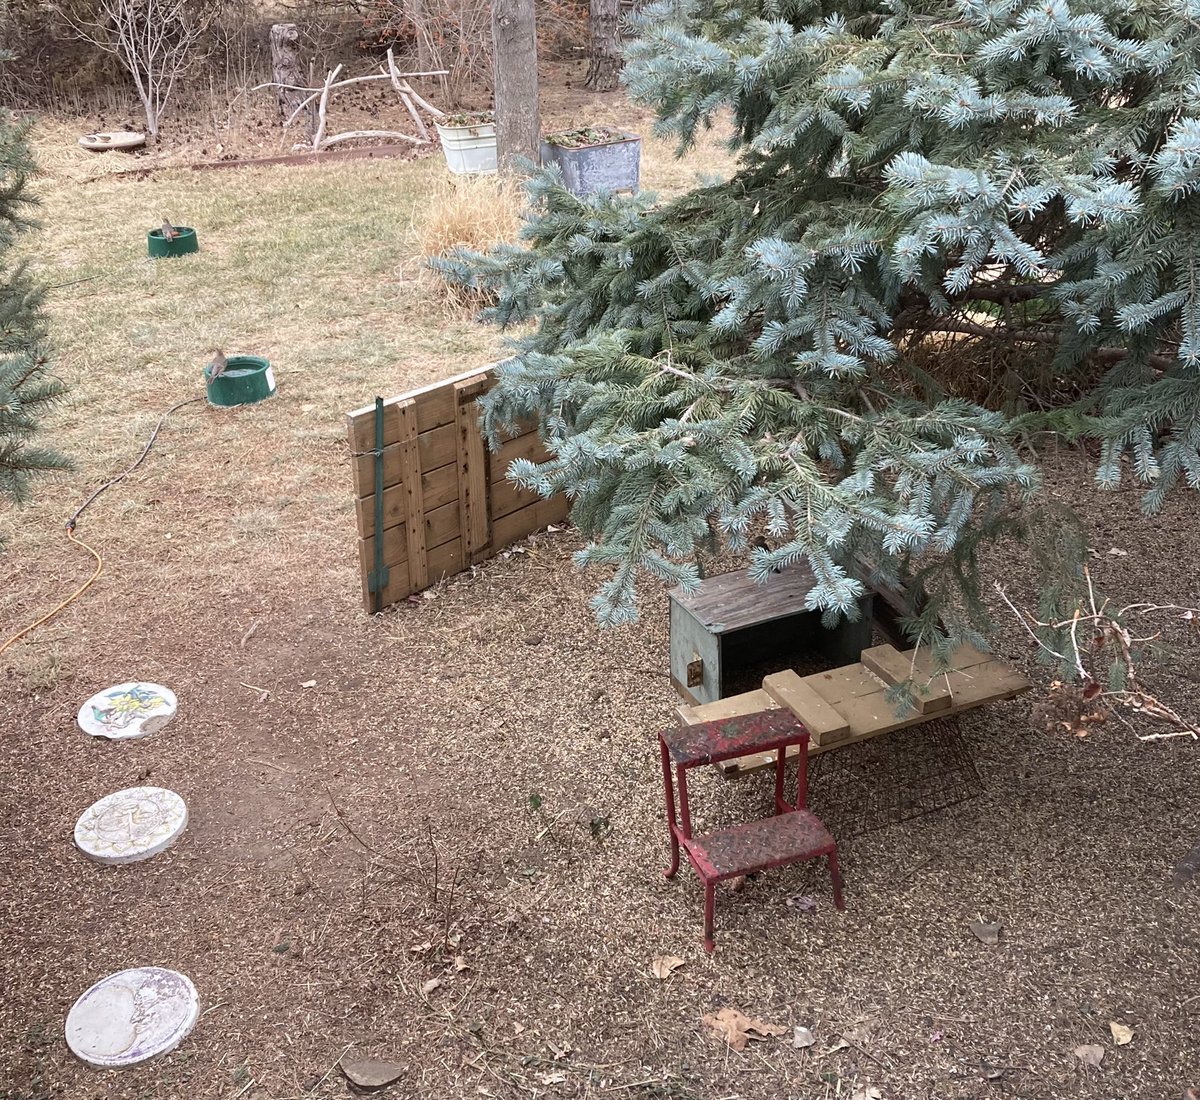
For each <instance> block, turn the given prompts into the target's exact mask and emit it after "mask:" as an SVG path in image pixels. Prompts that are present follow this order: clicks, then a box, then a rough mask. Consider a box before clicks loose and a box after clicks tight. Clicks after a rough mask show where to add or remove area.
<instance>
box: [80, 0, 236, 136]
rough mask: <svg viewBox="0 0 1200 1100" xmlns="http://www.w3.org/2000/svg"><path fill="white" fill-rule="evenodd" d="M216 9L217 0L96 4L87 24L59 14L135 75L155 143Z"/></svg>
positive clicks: (118, 0) (98, 0) (107, 1)
mask: <svg viewBox="0 0 1200 1100" xmlns="http://www.w3.org/2000/svg"><path fill="white" fill-rule="evenodd" d="M220 7H221V0H96V3H95V4H94V5H93V8H92V11H93V18H92V19H90V20H87V21H84V20H79V19H77V18H76V17H75V16H74V15H73V14H72V13H71V12H70V11H69V10H67V9H66V8H65V7H64V6H60V7H59V9H58V10H59V12H60V13H61V14H62V16H63V17H64V19H66V21H67V22H68V23H69V24H70V25H71V27H72V28H73V29H74V31H75V33H76V34H77V35H79V37H80V38H82V39H83V40H84V41H86V42H90V43H91V44H92V45H93V46H95V47H97V48H98V49H101V50H104V51H105V52H106V53H111V54H113V55H115V56H116V58H117V59H118V60H119V61H120V62H121V64H122V65H123V66H124V67H125V69H126V71H127V72H128V73H129V75H130V76H131V77H133V83H134V85H135V86H136V88H137V93H138V98H139V99H140V100H141V101H142V108H143V110H144V111H145V113H146V130H147V131H148V133H149V134H150V137H151V139H152V140H157V139H158V123H159V119H160V118H161V117H162V114H163V111H165V110H166V106H167V101H168V100H169V99H170V98H171V92H172V91H174V89H175V83H176V81H178V79H179V78H180V76H182V75H183V73H184V72H185V71H186V70H187V69H188V67H189V66H190V65H191V64H192V62H193V61H194V60H195V58H196V47H197V46H198V45H199V43H200V40H201V38H202V37H203V36H204V32H205V31H206V30H207V29H208V27H209V26H210V24H211V23H212V21H213V19H214V18H215V17H216V15H217V13H218V11H219V10H220Z"/></svg>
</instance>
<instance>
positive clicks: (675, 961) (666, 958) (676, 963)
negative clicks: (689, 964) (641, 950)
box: [650, 955, 683, 982]
mask: <svg viewBox="0 0 1200 1100" xmlns="http://www.w3.org/2000/svg"><path fill="white" fill-rule="evenodd" d="M681 966H683V959H680V958H677V957H676V956H674V955H655V956H654V959H653V961H652V962H651V963H650V970H651V972H652V973H653V974H654V976H655V977H656V978H657V979H658V980H659V981H660V982H665V981H666V980H667V979H668V978H669V977H670V976H671V975H672V974H674V973H675V971H676V970H678V969H679V968H680V967H681Z"/></svg>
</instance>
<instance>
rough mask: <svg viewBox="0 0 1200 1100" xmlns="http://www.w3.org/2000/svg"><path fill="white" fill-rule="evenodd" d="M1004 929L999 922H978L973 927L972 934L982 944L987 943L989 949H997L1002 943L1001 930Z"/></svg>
mask: <svg viewBox="0 0 1200 1100" xmlns="http://www.w3.org/2000/svg"><path fill="white" fill-rule="evenodd" d="M1003 927H1004V926H1003V925H1002V924H1001V923H1000V922H999V921H996V922H995V923H993V924H988V923H987V922H985V921H976V922H975V923H973V924H972V925H971V934H972V935H973V936H974V937H975V938H976V939H977V940H978V941H979V942H980V943H986V944H987V945H988V947H995V946H996V944H998V943H999V942H1000V929H1001V928H1003Z"/></svg>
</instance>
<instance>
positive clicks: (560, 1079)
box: [541, 1073, 567, 1085]
mask: <svg viewBox="0 0 1200 1100" xmlns="http://www.w3.org/2000/svg"><path fill="white" fill-rule="evenodd" d="M566 1079H567V1075H566V1074H565V1073H543V1074H542V1077H541V1081H542V1084H543V1085H561V1084H563V1083H564V1082H565V1081H566Z"/></svg>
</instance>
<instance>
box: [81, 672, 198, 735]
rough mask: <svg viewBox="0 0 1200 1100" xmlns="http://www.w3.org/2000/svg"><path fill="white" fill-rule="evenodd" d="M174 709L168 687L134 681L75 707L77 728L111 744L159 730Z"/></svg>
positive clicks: (169, 718)
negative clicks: (77, 718)
mask: <svg viewBox="0 0 1200 1100" xmlns="http://www.w3.org/2000/svg"><path fill="white" fill-rule="evenodd" d="M177 708H178V703H177V701H176V699H175V693H174V692H173V691H171V690H170V689H169V688H165V687H163V686H162V685H161V684H148V683H143V682H140V681H137V680H134V681H131V682H130V683H127V684H117V685H116V687H110V688H106V689H105V690H104V691H101V692H98V693H97V694H95V695H93V696H92V697H91V698H90V699H89V700H88V701H87V702H86V703H84V704H83V706H82V707H80V708H79V728H80V729H81V730H83V732H84V733H90V734H91V735H92V736H93V737H107V738H109V739H110V740H113V741H121V740H125V739H128V738H132V737H145V736H147V735H148V734H151V733H157V732H158V731H159V730H160V729H162V728H163V726H165V725H166V724H167V723H168V722H169V721H170V720H171V719H172V717H174V715H175V711H176V709H177Z"/></svg>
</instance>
